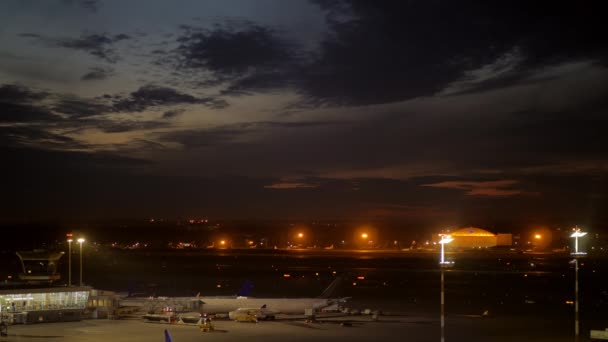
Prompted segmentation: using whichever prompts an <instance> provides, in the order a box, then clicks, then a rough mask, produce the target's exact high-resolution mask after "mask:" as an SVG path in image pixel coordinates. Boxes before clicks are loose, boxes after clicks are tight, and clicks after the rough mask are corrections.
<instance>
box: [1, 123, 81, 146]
mask: <svg viewBox="0 0 608 342" xmlns="http://www.w3.org/2000/svg"><path fill="white" fill-rule="evenodd" d="M9 146H10V147H18V146H31V147H37V148H42V149H73V148H83V147H84V145H82V144H81V143H79V142H77V141H76V140H74V139H72V138H70V137H67V136H64V135H60V134H54V133H51V132H48V131H46V130H44V129H42V128H40V127H18V126H16V127H10V126H9V127H0V148H3V147H9Z"/></svg>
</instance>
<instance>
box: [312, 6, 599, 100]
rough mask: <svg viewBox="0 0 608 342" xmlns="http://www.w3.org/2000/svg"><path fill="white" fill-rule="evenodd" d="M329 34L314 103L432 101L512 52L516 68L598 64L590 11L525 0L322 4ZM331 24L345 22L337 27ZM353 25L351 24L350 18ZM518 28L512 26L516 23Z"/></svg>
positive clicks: (315, 77) (595, 15) (595, 16)
mask: <svg viewBox="0 0 608 342" xmlns="http://www.w3.org/2000/svg"><path fill="white" fill-rule="evenodd" d="M319 4H320V5H321V6H322V7H323V8H324V9H325V10H326V11H327V13H328V23H329V25H330V27H331V31H332V32H331V34H330V35H328V37H327V38H325V39H324V41H323V42H322V47H321V51H320V55H319V58H318V60H317V61H315V63H313V64H312V65H311V66H310V68H309V69H308V70H307V73H306V74H307V76H308V77H306V80H305V82H304V84H303V88H304V90H305V92H306V94H307V95H309V96H310V97H311V98H312V99H317V100H318V99H320V100H328V101H330V102H337V103H353V104H370V103H383V102H392V101H399V100H404V99H409V98H413V97H419V96H426V95H432V94H435V93H437V92H438V91H440V90H441V89H443V88H444V87H445V86H447V85H448V84H449V83H450V82H453V81H456V80H458V79H460V78H462V77H463V76H465V72H466V71H467V70H473V69H476V68H479V67H481V66H483V65H486V64H489V63H493V62H495V61H496V60H497V59H499V58H501V57H503V56H504V55H506V54H508V53H509V52H511V51H513V50H514V49H517V50H518V51H519V52H520V54H521V60H520V61H519V62H518V65H517V69H519V70H521V71H522V72H525V71H526V70H528V69H529V68H532V67H539V66H546V65H552V64H557V63H561V62H564V61H571V60H576V59H581V58H583V59H588V58H589V59H602V58H605V56H606V48H605V44H604V43H603V38H602V37H601V34H600V33H599V32H603V31H604V29H602V27H604V28H605V26H606V24H605V21H604V20H601V18H600V17H599V16H600V14H599V13H600V12H597V9H596V10H595V11H594V9H593V6H589V5H588V4H585V5H582V4H581V5H574V6H572V5H571V4H568V3H565V2H564V3H551V5H550V6H545V5H541V4H538V3H530V2H525V1H516V2H505V3H501V4H498V5H496V4H491V5H490V4H486V5H484V4H479V3H478V2H475V1H465V2H441V3H440V2H433V1H431V2H407V1H381V2H367V1H359V0H352V1H340V2H338V1H334V2H319ZM336 18H342V20H338V19H336ZM347 18H351V19H347ZM515 23H517V24H515Z"/></svg>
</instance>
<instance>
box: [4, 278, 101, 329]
mask: <svg viewBox="0 0 608 342" xmlns="http://www.w3.org/2000/svg"><path fill="white" fill-rule="evenodd" d="M90 290H91V289H90V288H88V287H43V288H16V289H1V288H0V314H1V315H2V317H3V319H4V320H5V321H8V322H9V323H11V324H19V323H21V324H28V323H39V322H49V321H54V322H57V321H77V320H81V319H82V315H83V313H84V310H85V308H86V306H87V303H88V300H89V293H90Z"/></svg>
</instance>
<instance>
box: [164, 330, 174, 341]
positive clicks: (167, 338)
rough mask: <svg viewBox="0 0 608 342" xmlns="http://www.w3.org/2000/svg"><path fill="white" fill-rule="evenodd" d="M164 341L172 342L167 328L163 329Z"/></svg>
mask: <svg viewBox="0 0 608 342" xmlns="http://www.w3.org/2000/svg"><path fill="white" fill-rule="evenodd" d="M165 342H173V338H171V334H169V330H167V329H165Z"/></svg>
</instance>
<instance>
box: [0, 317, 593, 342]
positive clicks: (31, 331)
mask: <svg viewBox="0 0 608 342" xmlns="http://www.w3.org/2000/svg"><path fill="white" fill-rule="evenodd" d="M318 321H319V322H317V323H306V322H305V321H304V320H303V317H298V316H280V317H278V320H277V321H274V322H260V323H239V322H233V321H227V320H225V321H224V320H217V321H215V322H214V325H215V329H216V331H214V332H210V333H207V332H201V331H200V330H199V328H198V326H193V325H177V324H171V325H170V324H159V323H144V322H142V321H139V320H123V321H110V320H86V321H82V322H66V323H45V324H33V325H15V326H11V327H9V334H8V336H7V337H0V341H1V342H5V341H7V342H8V341H53V342H54V341H57V342H59V341H66V342H68V341H84V342H86V341H99V342H109V341H111V342H121V341H130V342H131V341H132V342H137V341H164V330H165V329H168V330H169V332H170V334H171V336H172V338H173V341H174V342H188V341H200V340H201V339H205V340H207V341H242V340H243V339H251V340H254V341H285V340H286V339H288V340H289V341H290V342H291V341H330V340H333V341H335V340H346V341H372V340H380V341H438V340H439V339H440V327H439V320H438V318H437V317H431V316H419V315H406V314H400V315H391V316H380V317H379V320H378V321H373V320H372V319H371V317H370V316H345V315H342V316H336V315H327V316H319V317H318ZM557 323H558V324H559V322H557ZM555 326H556V322H554V321H552V320H550V319H548V318H543V317H517V316H513V317H500V318H499V319H497V318H493V317H483V318H482V317H480V316H477V315H459V316H452V317H449V318H448V319H447V321H446V341H517V340H521V341H557V342H559V341H571V340H573V336H572V335H571V334H570V333H568V327H565V326H564V327H563V329H559V328H558V329H555V328H548V327H555ZM581 340H582V341H586V340H588V338H585V337H584V336H583V338H582V339H581Z"/></svg>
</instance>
